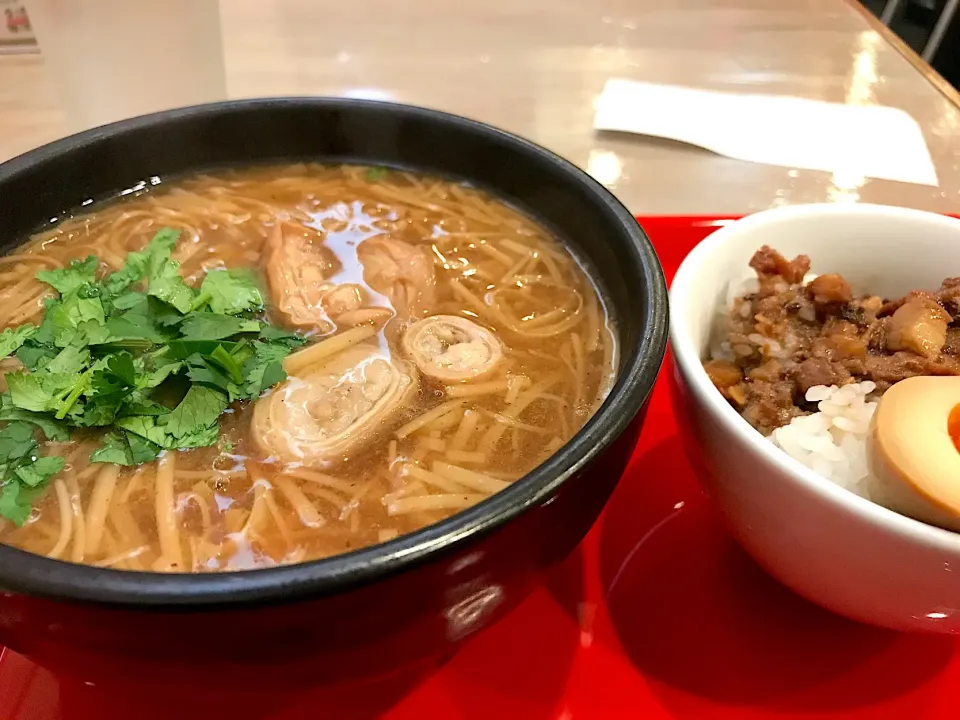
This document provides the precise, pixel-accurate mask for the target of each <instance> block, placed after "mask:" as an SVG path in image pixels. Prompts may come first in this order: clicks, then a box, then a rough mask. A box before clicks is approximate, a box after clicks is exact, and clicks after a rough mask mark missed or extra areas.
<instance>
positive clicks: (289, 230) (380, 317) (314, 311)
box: [264, 222, 393, 334]
mask: <svg viewBox="0 0 960 720" xmlns="http://www.w3.org/2000/svg"><path fill="white" fill-rule="evenodd" d="M264 256H265V259H266V274H267V282H268V284H269V288H270V295H271V298H272V300H273V304H274V307H275V308H276V309H277V310H278V311H279V312H280V313H282V314H283V315H284V317H285V319H286V323H287V324H288V325H290V326H293V327H295V328H299V329H301V330H315V331H318V332H320V333H323V334H326V333H329V332H332V331H333V330H335V329H337V327H352V326H355V325H362V324H366V323H383V322H385V321H386V320H388V319H390V317H392V316H393V311H392V310H390V309H389V308H386V307H377V306H375V305H373V304H372V301H371V299H370V294H369V292H367V290H366V288H364V287H363V286H361V285H358V284H356V283H332V282H330V281H329V279H330V278H331V277H332V276H333V275H334V274H335V273H336V272H337V271H338V269H339V263H338V261H337V260H336V258H335V257H334V256H333V254H332V253H331V252H330V251H329V250H328V249H327V248H326V247H324V245H323V243H322V242H321V241H320V239H319V238H315V239H311V238H309V237H308V236H307V235H305V234H304V232H302V231H300V230H298V229H297V228H296V227H292V226H291V224H290V223H283V222H278V223H277V224H276V225H275V226H274V229H273V231H272V232H271V234H270V236H269V238H268V239H267V243H266V245H265V250H264Z"/></svg>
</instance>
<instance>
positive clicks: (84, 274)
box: [35, 255, 100, 295]
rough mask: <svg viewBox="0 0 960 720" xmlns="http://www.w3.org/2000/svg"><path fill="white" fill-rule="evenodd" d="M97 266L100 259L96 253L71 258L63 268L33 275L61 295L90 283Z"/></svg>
mask: <svg viewBox="0 0 960 720" xmlns="http://www.w3.org/2000/svg"><path fill="white" fill-rule="evenodd" d="M99 266H100V261H99V260H98V259H97V257H96V255H89V256H87V258H86V259H84V260H71V261H70V264H69V265H68V266H67V267H65V268H59V269H57V270H41V271H40V272H38V273H37V274H36V276H35V277H36V278H37V280H39V281H40V282H45V283H46V284H47V285H50V286H52V287H53V289H54V290H56V291H57V292H58V293H60V294H61V295H66V294H67V293H70V292H72V291H73V290H76V289H77V288H78V287H81V286H82V285H88V284H92V283H93V282H94V273H95V272H96V271H97V268H98V267H99Z"/></svg>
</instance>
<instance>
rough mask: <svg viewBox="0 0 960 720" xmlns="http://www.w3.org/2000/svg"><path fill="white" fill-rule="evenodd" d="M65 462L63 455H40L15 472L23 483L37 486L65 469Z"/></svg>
mask: <svg viewBox="0 0 960 720" xmlns="http://www.w3.org/2000/svg"><path fill="white" fill-rule="evenodd" d="M65 464H66V461H65V460H64V459H63V458H62V457H38V458H37V459H36V460H34V461H33V462H32V463H28V464H26V465H21V466H20V467H18V468H17V469H16V470H14V473H15V474H16V476H17V477H18V478H19V479H20V481H21V482H22V483H24V484H26V485H28V486H30V487H32V488H35V487H37V486H38V485H40V484H42V483H45V482H46V481H47V480H49V479H50V478H51V477H53V476H54V475H56V474H57V473H58V472H60V471H61V470H63V466H64V465H65Z"/></svg>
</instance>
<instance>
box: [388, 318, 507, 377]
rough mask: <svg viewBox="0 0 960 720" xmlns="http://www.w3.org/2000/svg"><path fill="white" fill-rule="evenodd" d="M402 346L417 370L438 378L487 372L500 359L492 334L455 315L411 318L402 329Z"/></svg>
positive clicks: (498, 344) (500, 354) (485, 374)
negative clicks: (414, 320)
mask: <svg viewBox="0 0 960 720" xmlns="http://www.w3.org/2000/svg"><path fill="white" fill-rule="evenodd" d="M402 346H403V351H404V353H406V355H407V356H408V357H410V359H411V360H413V361H414V362H415V363H416V364H417V367H418V368H419V369H420V372H422V373H423V374H424V375H429V376H430V377H433V378H436V379H437V380H440V381H442V382H463V381H467V380H476V379H477V378H481V377H484V376H487V375H489V374H490V373H491V372H492V371H493V370H494V369H495V368H496V367H497V365H498V364H499V363H500V361H501V360H502V359H503V347H502V345H501V343H500V340H499V339H497V336H496V335H494V334H493V333H492V332H490V331H489V330H487V329H486V328H485V327H481V326H480V325H477V324H476V323H475V322H472V321H470V320H467V319H466V318H462V317H458V316H456V315H434V316H433V317H429V318H425V319H423V320H420V321H418V322H415V323H414V324H413V325H411V326H410V327H409V328H407V330H406V332H404V334H403V341H402Z"/></svg>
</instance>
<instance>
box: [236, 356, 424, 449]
mask: <svg viewBox="0 0 960 720" xmlns="http://www.w3.org/2000/svg"><path fill="white" fill-rule="evenodd" d="M418 385H419V383H418V376H417V370H416V368H415V367H414V366H413V364H412V363H409V362H406V361H404V360H396V359H391V358H389V357H387V356H385V355H384V353H383V351H381V350H380V349H379V348H376V347H373V346H354V347H351V348H348V349H347V350H344V351H343V352H341V353H339V354H337V355H335V356H334V357H332V358H328V359H326V360H324V361H322V362H321V363H320V364H318V365H316V366H312V367H307V368H304V369H303V370H302V371H300V372H299V373H298V375H297V376H296V377H290V378H288V379H287V380H285V381H284V382H282V383H280V385H278V386H277V387H276V388H275V389H274V390H273V391H272V392H270V393H268V394H266V395H264V396H263V397H261V398H260V399H259V400H257V402H256V405H255V406H254V411H253V422H252V423H251V429H250V432H251V435H252V437H253V440H254V442H256V443H257V445H258V446H259V447H260V449H261V450H262V451H263V452H264V454H265V455H267V456H270V457H273V458H275V459H277V460H279V461H280V462H283V463H286V464H303V465H307V466H315V467H328V466H330V465H333V464H335V463H338V462H341V461H342V460H344V459H345V458H346V457H347V456H348V455H349V454H350V453H352V452H354V451H356V450H357V449H359V448H360V447H362V446H363V445H365V444H366V443H367V442H368V441H370V440H371V439H373V438H375V437H376V435H377V434H378V432H380V431H382V430H384V429H385V428H386V427H388V426H389V425H390V424H391V423H392V422H393V421H394V420H395V419H396V417H397V415H398V414H399V412H400V411H401V410H402V409H403V408H404V407H405V406H406V405H407V404H408V403H409V402H410V400H411V399H412V398H413V395H414V394H415V393H416V392H417V388H418Z"/></svg>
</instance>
